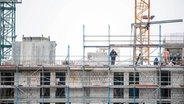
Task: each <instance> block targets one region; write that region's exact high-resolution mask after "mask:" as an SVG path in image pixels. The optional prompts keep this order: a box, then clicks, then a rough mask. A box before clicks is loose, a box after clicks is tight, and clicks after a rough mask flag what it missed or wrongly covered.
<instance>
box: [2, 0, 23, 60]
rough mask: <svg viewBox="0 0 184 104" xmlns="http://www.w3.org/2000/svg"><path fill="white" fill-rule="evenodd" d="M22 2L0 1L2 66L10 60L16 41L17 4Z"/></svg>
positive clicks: (16, 0)
mask: <svg viewBox="0 0 184 104" xmlns="http://www.w3.org/2000/svg"><path fill="white" fill-rule="evenodd" d="M21 2H22V0H0V64H2V63H3V62H5V61H7V60H9V59H10V58H11V54H12V43H13V42H14V41H15V38H16V35H15V25H16V24H15V22H16V14H15V11H16V4H17V3H21Z"/></svg>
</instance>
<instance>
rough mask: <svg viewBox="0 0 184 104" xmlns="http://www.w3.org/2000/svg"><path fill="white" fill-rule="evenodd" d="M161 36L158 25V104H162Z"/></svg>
mask: <svg viewBox="0 0 184 104" xmlns="http://www.w3.org/2000/svg"><path fill="white" fill-rule="evenodd" d="M161 36H162V32H161V25H160V24H159V57H160V61H159V71H158V72H159V74H158V75H159V76H158V77H159V89H158V96H159V104H162V96H161V65H162V62H161V58H162V56H161Z"/></svg>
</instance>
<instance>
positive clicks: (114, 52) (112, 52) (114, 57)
mask: <svg viewBox="0 0 184 104" xmlns="http://www.w3.org/2000/svg"><path fill="white" fill-rule="evenodd" d="M117 55H118V54H117V53H116V51H115V50H114V49H112V51H111V52H110V56H111V65H114V64H115V61H116V56H117Z"/></svg>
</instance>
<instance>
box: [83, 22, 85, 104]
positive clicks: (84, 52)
mask: <svg viewBox="0 0 184 104" xmlns="http://www.w3.org/2000/svg"><path fill="white" fill-rule="evenodd" d="M84 45H85V26H84V25H83V55H82V104H85V95H84V63H85V46H84Z"/></svg>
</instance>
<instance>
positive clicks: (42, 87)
mask: <svg viewBox="0 0 184 104" xmlns="http://www.w3.org/2000/svg"><path fill="white" fill-rule="evenodd" d="M42 45H43V43H42ZM43 64H44V46H42V76H41V77H42V80H41V81H42V104H44V89H43V85H44V70H43Z"/></svg>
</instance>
